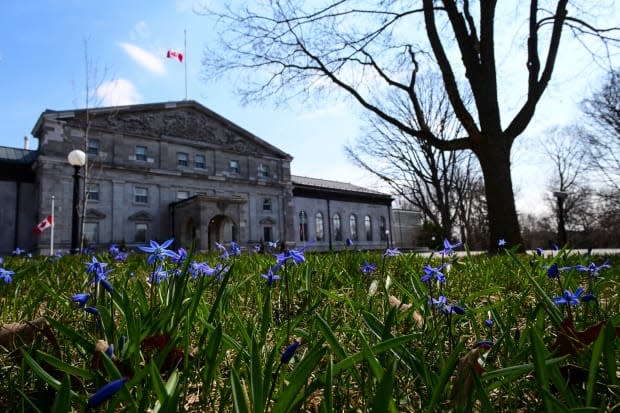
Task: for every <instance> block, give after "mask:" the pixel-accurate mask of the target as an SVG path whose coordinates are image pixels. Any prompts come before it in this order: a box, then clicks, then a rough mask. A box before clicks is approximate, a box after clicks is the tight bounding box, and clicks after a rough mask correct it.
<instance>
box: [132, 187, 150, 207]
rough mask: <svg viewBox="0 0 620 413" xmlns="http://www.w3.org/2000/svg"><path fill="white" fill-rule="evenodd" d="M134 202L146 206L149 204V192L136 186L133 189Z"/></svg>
mask: <svg viewBox="0 0 620 413" xmlns="http://www.w3.org/2000/svg"><path fill="white" fill-rule="evenodd" d="M133 196H134V201H135V202H137V203H139V204H146V203H147V202H149V190H148V188H143V187H141V186H136V187H135V188H134V189H133Z"/></svg>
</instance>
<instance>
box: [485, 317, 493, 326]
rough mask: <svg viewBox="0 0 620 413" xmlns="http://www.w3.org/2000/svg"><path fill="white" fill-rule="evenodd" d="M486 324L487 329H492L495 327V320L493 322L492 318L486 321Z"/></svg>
mask: <svg viewBox="0 0 620 413" xmlns="http://www.w3.org/2000/svg"><path fill="white" fill-rule="evenodd" d="M484 324H486V326H487V327H489V328H491V327H493V320H491V319H490V318H489V319H487V320H484Z"/></svg>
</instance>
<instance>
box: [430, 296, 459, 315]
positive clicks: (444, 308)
mask: <svg viewBox="0 0 620 413" xmlns="http://www.w3.org/2000/svg"><path fill="white" fill-rule="evenodd" d="M430 304H431V305H432V306H433V307H435V309H436V310H437V311H438V312H439V313H441V314H446V315H448V314H450V313H456V314H465V309H464V308H463V307H459V306H458V305H449V304H448V300H447V299H446V296H444V295H440V296H439V299H438V300H435V299H434V298H433V297H431V301H430Z"/></svg>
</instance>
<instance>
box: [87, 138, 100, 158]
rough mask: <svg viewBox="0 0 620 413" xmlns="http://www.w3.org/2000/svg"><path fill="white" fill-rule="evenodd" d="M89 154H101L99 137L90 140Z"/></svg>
mask: <svg viewBox="0 0 620 413" xmlns="http://www.w3.org/2000/svg"><path fill="white" fill-rule="evenodd" d="M86 151H87V152H88V154H89V155H92V156H97V155H99V141H98V140H97V139H89V140H88V148H87V149H86Z"/></svg>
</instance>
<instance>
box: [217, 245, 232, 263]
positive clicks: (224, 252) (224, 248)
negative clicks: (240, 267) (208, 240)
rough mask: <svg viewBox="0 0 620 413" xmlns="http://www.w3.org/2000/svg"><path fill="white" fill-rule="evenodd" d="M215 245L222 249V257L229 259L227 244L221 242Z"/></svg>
mask: <svg viewBox="0 0 620 413" xmlns="http://www.w3.org/2000/svg"><path fill="white" fill-rule="evenodd" d="M215 246H216V247H217V248H218V249H219V250H220V251H222V255H220V258H221V259H223V260H227V259H228V256H229V255H228V250H227V249H226V246H224V245H222V244H220V243H219V242H216V243H215Z"/></svg>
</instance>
